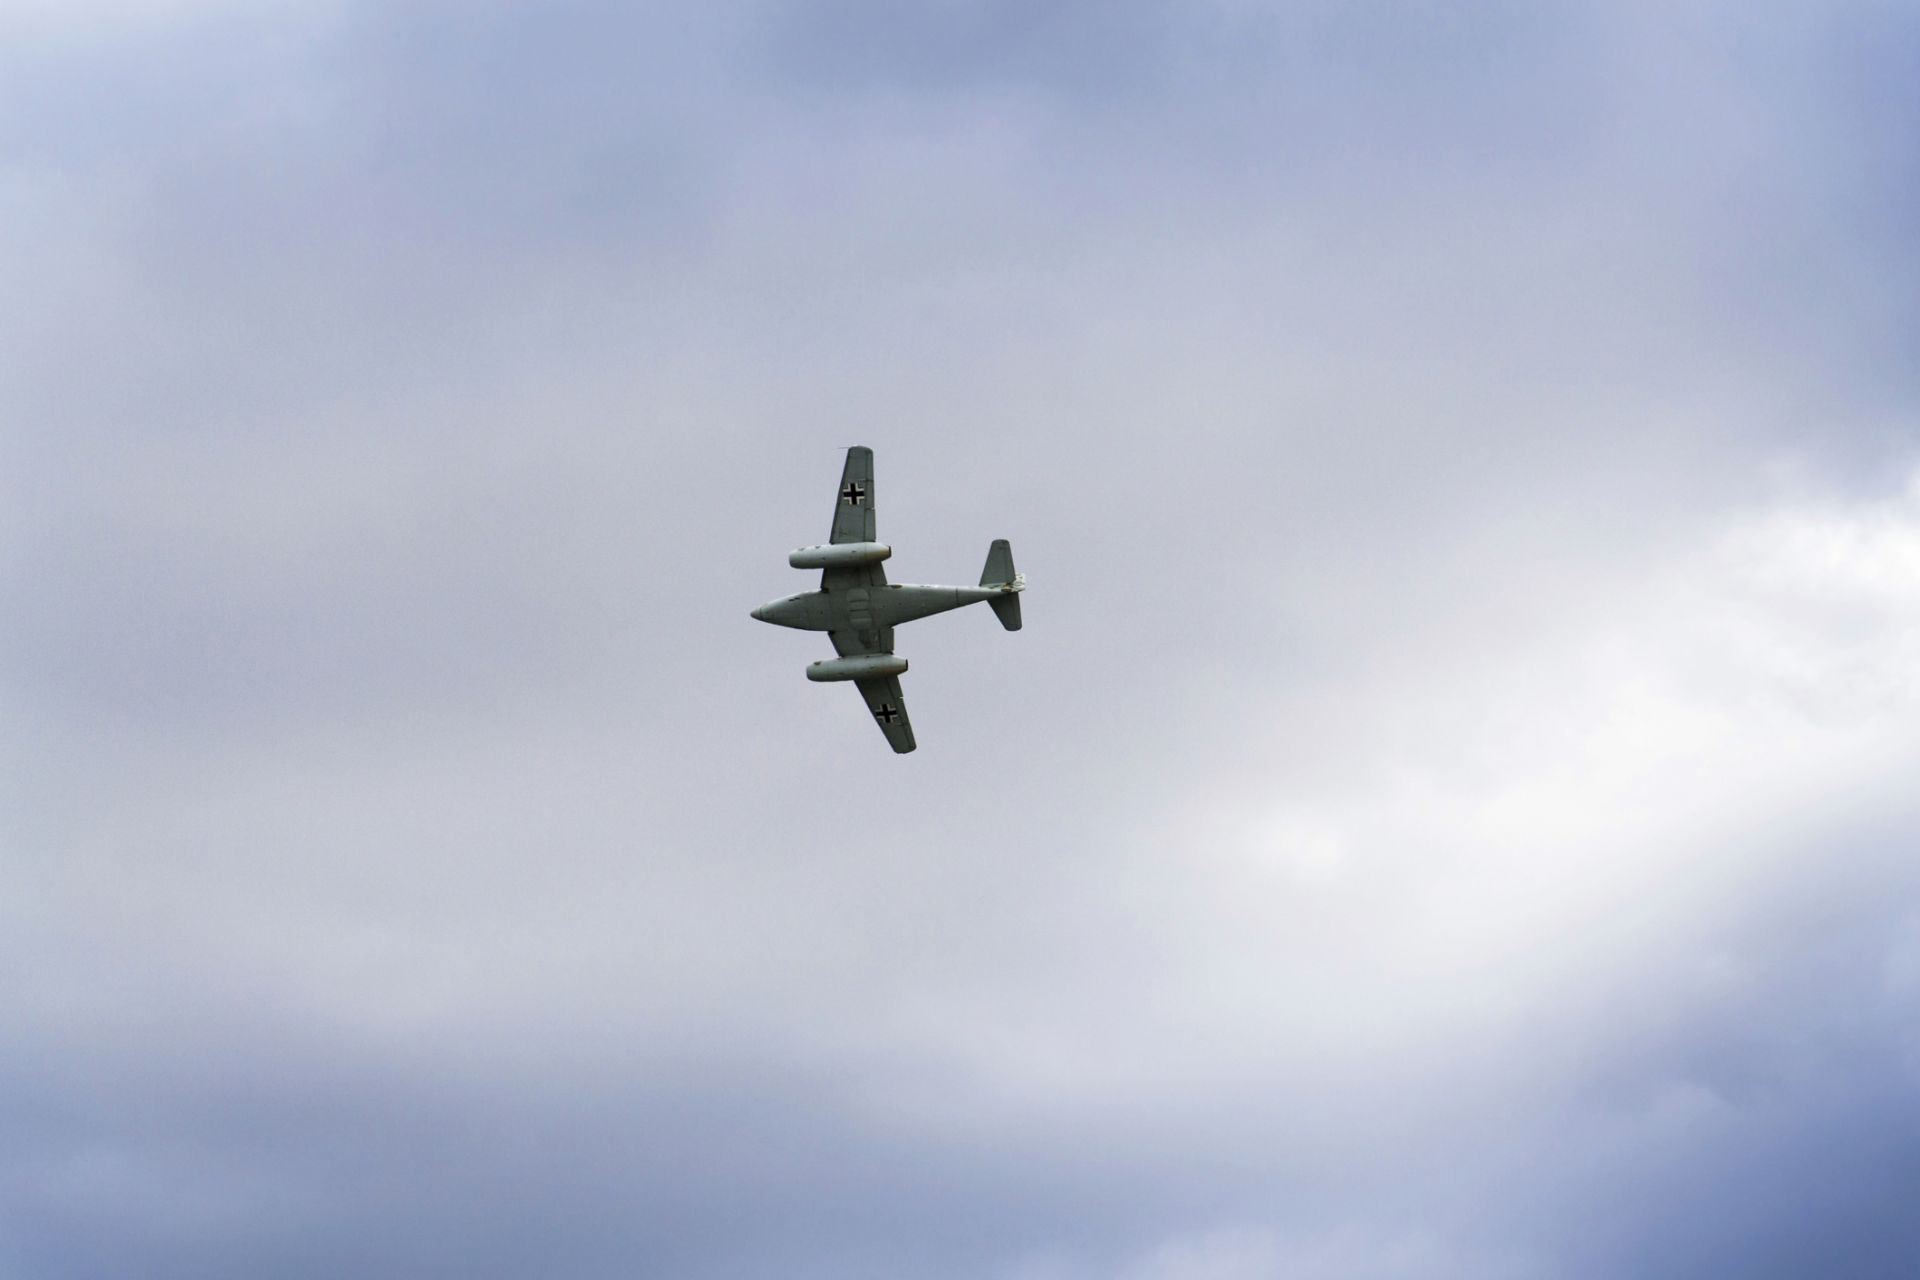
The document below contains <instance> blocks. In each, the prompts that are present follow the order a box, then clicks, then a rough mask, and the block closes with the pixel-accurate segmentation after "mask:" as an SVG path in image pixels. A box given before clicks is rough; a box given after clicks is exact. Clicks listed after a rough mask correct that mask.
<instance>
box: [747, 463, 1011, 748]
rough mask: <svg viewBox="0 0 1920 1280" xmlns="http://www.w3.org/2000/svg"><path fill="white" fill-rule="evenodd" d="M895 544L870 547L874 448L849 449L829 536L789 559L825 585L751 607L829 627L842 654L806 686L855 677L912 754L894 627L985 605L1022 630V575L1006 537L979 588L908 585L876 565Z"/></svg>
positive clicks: (779, 621) (763, 617)
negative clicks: (815, 572) (893, 579)
mask: <svg viewBox="0 0 1920 1280" xmlns="http://www.w3.org/2000/svg"><path fill="white" fill-rule="evenodd" d="M892 554H893V548H892V547H889V546H888V545H887V544H886V543H884V542H876V541H874V523H873V450H871V449H869V448H866V447H865V446H864V445H855V446H853V447H852V448H851V449H848V450H847V464H846V466H845V467H844V468H843V469H842V470H841V472H840V492H839V495H838V497H837V498H836V499H835V501H834V508H833V537H832V540H831V541H829V542H827V543H825V544H824V545H821V546H812V547H801V548H800V549H799V550H797V551H795V552H794V553H793V554H792V555H789V556H788V557H787V563H788V564H790V565H792V566H793V567H794V568H796V569H819V570H822V571H823V572H822V573H821V574H820V589H819V590H818V591H802V592H800V593H799V594H798V595H791V596H785V597H783V598H781V599H779V600H771V601H768V602H767V603H766V604H763V605H761V606H760V607H759V608H758V609H755V610H754V611H753V616H754V617H756V618H758V619H759V620H760V621H762V622H771V623H773V624H775V625H776V626H782V627H797V628H799V629H800V630H802V631H824V632H826V633H827V638H828V639H829V640H831V641H833V650H834V652H835V653H837V654H839V655H840V656H839V657H837V658H825V659H822V660H821V661H819V662H816V663H813V664H812V665H811V666H809V667H808V668H807V679H809V680H851V681H853V682H854V684H855V685H857V686H858V687H859V689H860V696H861V697H863V698H865V699H866V700H867V710H869V711H871V712H872V713H873V718H874V720H875V721H876V722H877V723H878V724H879V726H880V732H882V733H884V734H886V735H887V742H888V743H889V744H890V745H891V746H892V747H893V749H894V750H895V751H899V752H903V753H904V752H908V751H911V750H913V746H914V743H913V725H912V723H911V722H909V721H908V719H907V704H906V702H905V701H904V700H903V699H902V698H901V697H900V673H901V672H903V671H905V670H906V669H907V660H906V659H905V658H900V657H896V656H894V652H893V629H894V628H895V627H897V626H899V625H900V624H901V623H903V622H912V621H913V620H914V619H915V618H924V617H927V616H929V615H930V614H935V613H945V612H946V611H947V610H949V609H958V608H959V607H960V606H961V605H967V604H974V603H976V602H977V601H981V600H985V601H986V602H987V604H988V606H989V607H991V608H992V610H993V612H994V613H995V615H996V616H998V617H999V619H1000V625H1001V626H1003V627H1005V628H1006V629H1007V630H1009V631H1018V630H1019V629H1020V592H1021V590H1022V589H1023V588H1024V587H1025V586H1026V585H1027V580H1026V576H1025V575H1024V574H1018V573H1015V572H1014V571H1013V548H1012V547H1010V546H1009V545H1008V544H1007V540H1006V539H1005V538H1000V539H998V540H996V541H995V542H994V544H993V545H992V546H991V547H989V548H988V549H987V567H986V569H985V570H983V571H982V572H981V574H980V585H979V586H977V587H920V586H903V585H901V584H899V583H890V582H888V581H887V574H886V570H884V569H882V568H881V567H880V562H881V561H882V560H885V559H886V558H887V557H888V556H890V555H892Z"/></svg>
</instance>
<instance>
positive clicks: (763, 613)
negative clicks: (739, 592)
mask: <svg viewBox="0 0 1920 1280" xmlns="http://www.w3.org/2000/svg"><path fill="white" fill-rule="evenodd" d="M751 616H752V618H753V620H754V621H755V622H765V621H766V620H767V606H765V605H758V606H756V607H755V608H754V611H753V613H752V615H751Z"/></svg>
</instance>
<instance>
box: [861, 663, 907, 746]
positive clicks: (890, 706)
mask: <svg viewBox="0 0 1920 1280" xmlns="http://www.w3.org/2000/svg"><path fill="white" fill-rule="evenodd" d="M854 683H855V684H857V685H859V686H860V696H861V697H863V698H865V699H866V700H867V710H868V711H871V712H872V713H873V722H874V723H875V724H877V725H879V726H880V732H882V733H884V734H886V735H887V745H888V746H890V747H892V748H893V749H894V750H895V751H897V752H899V753H900V754H901V755H905V754H906V753H907V752H909V751H911V750H913V746H914V742H913V722H912V721H911V720H908V719H907V703H906V700H905V699H904V698H902V697H901V696H900V677H899V676H882V677H881V678H880V679H878V680H856V681H854Z"/></svg>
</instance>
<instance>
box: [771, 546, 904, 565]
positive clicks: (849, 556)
mask: <svg viewBox="0 0 1920 1280" xmlns="http://www.w3.org/2000/svg"><path fill="white" fill-rule="evenodd" d="M892 554H893V548H892V547H890V546H888V545H887V544H886V543H884V542H834V543H828V544H826V545H824V546H816V547H801V548H800V549H799V550H797V551H794V552H793V553H792V554H790V555H789V556H788V557H787V563H788V564H790V565H792V566H793V567H794V568H796V569H845V568H849V567H851V566H853V565H858V564H878V563H880V562H881V561H882V560H885V559H886V558H887V557H888V556H890V555H892Z"/></svg>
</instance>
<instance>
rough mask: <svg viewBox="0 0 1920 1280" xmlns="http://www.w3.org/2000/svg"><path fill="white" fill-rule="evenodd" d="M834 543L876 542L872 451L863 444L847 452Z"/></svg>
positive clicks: (835, 510)
mask: <svg viewBox="0 0 1920 1280" xmlns="http://www.w3.org/2000/svg"><path fill="white" fill-rule="evenodd" d="M831 540H832V541H834V542H873V541H875V538H874V523H873V450H871V449H869V448H867V447H866V446H865V445H863V444H857V445H854V446H853V447H852V448H851V449H848V450H847V465H846V466H845V467H843V468H841V470H840V489H839V491H838V492H837V493H836V494H835V495H834V499H833V538H832V539H831Z"/></svg>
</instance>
